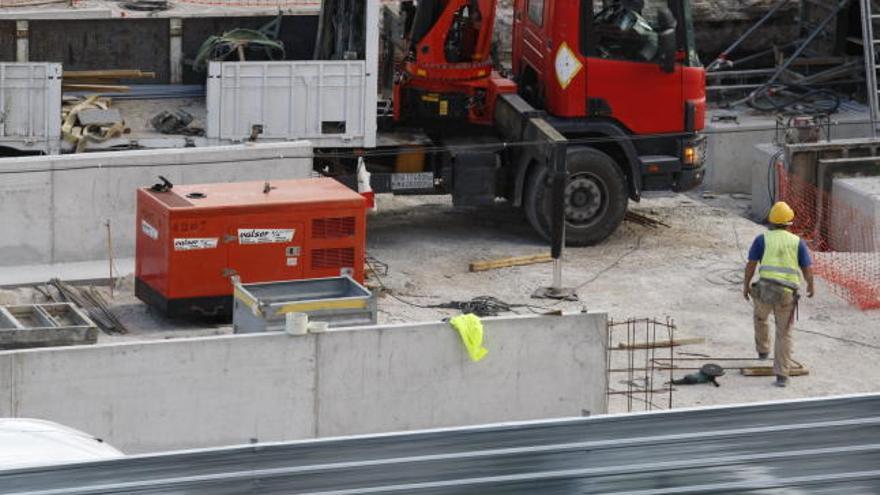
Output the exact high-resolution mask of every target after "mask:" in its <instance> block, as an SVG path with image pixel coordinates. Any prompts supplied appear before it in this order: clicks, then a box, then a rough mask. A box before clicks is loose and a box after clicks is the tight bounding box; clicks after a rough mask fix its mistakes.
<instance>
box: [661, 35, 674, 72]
mask: <svg viewBox="0 0 880 495" xmlns="http://www.w3.org/2000/svg"><path fill="white" fill-rule="evenodd" d="M675 42H676V37H675V30H674V29H667V30H665V31H663V32H661V33H660V34H659V35H658V36H657V45H658V46H657V62H658V63H659V64H660V70H662V71H663V72H666V73H667V74H671V73H673V72H675V52H676V48H675Z"/></svg>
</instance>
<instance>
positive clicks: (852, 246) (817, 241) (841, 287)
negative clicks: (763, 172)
mask: <svg viewBox="0 0 880 495" xmlns="http://www.w3.org/2000/svg"><path fill="white" fill-rule="evenodd" d="M776 171H777V174H776V176H777V181H778V182H777V189H778V197H779V199H780V200H781V201H785V202H787V203H788V204H789V205H791V207H792V208H793V209H794V211H795V212H796V214H797V217H796V218H795V222H794V225H793V226H792V232H794V233H795V234H798V235H799V236H801V237H802V238H803V239H804V240H805V241H807V244H808V245H809V246H810V249H811V251H812V252H813V253H812V254H813V271H814V273H815V274H816V275H818V276H819V277H822V278H823V279H824V280H825V281H827V282H828V283H829V285H830V287H831V290H832V291H833V292H834V293H835V294H837V295H838V296H840V297H842V298H843V299H845V300H846V301H848V302H849V303H851V304H854V305H855V306H858V307H859V308H861V309H877V308H880V232H878V231H877V227H876V224H875V222H877V221H878V220H877V219H876V218H875V217H874V216H873V213H872V212H870V211H866V209H864V208H859V205H857V204H854V202H853V201H852V199H850V198H843V197H841V195H840V194H837V195H836V196H835V194H834V192H833V190H820V189H819V188H818V187H816V186H815V185H814V184H812V183H810V182H808V181H806V180H804V179H803V178H802V177H799V176H797V175H791V174H789V173H788V172H787V171H786V170H785V167H784V166H783V165H782V164H781V163H777V165H776Z"/></svg>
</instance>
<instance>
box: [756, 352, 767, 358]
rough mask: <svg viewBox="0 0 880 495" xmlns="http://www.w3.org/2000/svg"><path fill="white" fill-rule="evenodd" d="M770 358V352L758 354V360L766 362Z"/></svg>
mask: <svg viewBox="0 0 880 495" xmlns="http://www.w3.org/2000/svg"><path fill="white" fill-rule="evenodd" d="M768 357H770V353H769V352H759V353H758V359H761V360H764V359H767V358H768Z"/></svg>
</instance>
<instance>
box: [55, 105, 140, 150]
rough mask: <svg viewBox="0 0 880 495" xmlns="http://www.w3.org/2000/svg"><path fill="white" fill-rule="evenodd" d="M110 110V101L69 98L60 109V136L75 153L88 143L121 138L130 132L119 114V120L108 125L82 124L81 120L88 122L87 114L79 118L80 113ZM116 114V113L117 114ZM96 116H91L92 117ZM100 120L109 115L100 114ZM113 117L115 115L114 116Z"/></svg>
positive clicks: (103, 123)
mask: <svg viewBox="0 0 880 495" xmlns="http://www.w3.org/2000/svg"><path fill="white" fill-rule="evenodd" d="M109 109H110V99H109V98H102V97H99V96H98V95H92V96H89V97H87V98H84V99H81V98H70V99H67V100H65V102H64V105H63V107H62V109H61V121H62V124H61V135H62V137H63V138H64V140H65V141H67V142H69V143H73V144H74V145H75V149H76V152H77V153H78V152H81V151H83V150H84V149H85V147H86V145H87V144H88V143H89V142H104V141H107V140H109V139H112V138H115V137H119V136H122V135H123V134H127V133H129V132H131V129H129V128H128V127H127V126H126V125H125V121H123V120H122V115H121V114H119V120H117V121H115V122H112V123H109V122H102V123H99V124H83V120H85V121H86V122H88V121H89V118H90V117H89V114H88V113H87V114H86V116H85V117H83V118H80V114H81V113H82V112H87V111H90V110H98V111H103V112H106V111H108V110H109ZM117 114H118V112H117ZM94 115H96V114H92V116H93V117H94ZM100 115H101V116H102V117H101V118H99V119H98V120H101V119H106V118H107V117H110V116H111V114H109V113H101V114H100ZM114 116H115V114H114Z"/></svg>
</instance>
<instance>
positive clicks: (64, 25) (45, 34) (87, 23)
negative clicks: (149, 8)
mask: <svg viewBox="0 0 880 495" xmlns="http://www.w3.org/2000/svg"><path fill="white" fill-rule="evenodd" d="M30 31H31V35H30V59H31V61H34V62H61V63H62V64H63V65H64V69H65V70H98V69H140V70H144V71H153V72H155V73H156V79H153V80H150V81H149V82H151V83H156V84H162V83H168V82H169V73H170V69H169V61H168V54H169V45H170V41H169V27H168V19H137V20H132V19H126V20H119V19H114V20H77V21H75V22H72V21H31V23H30Z"/></svg>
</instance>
